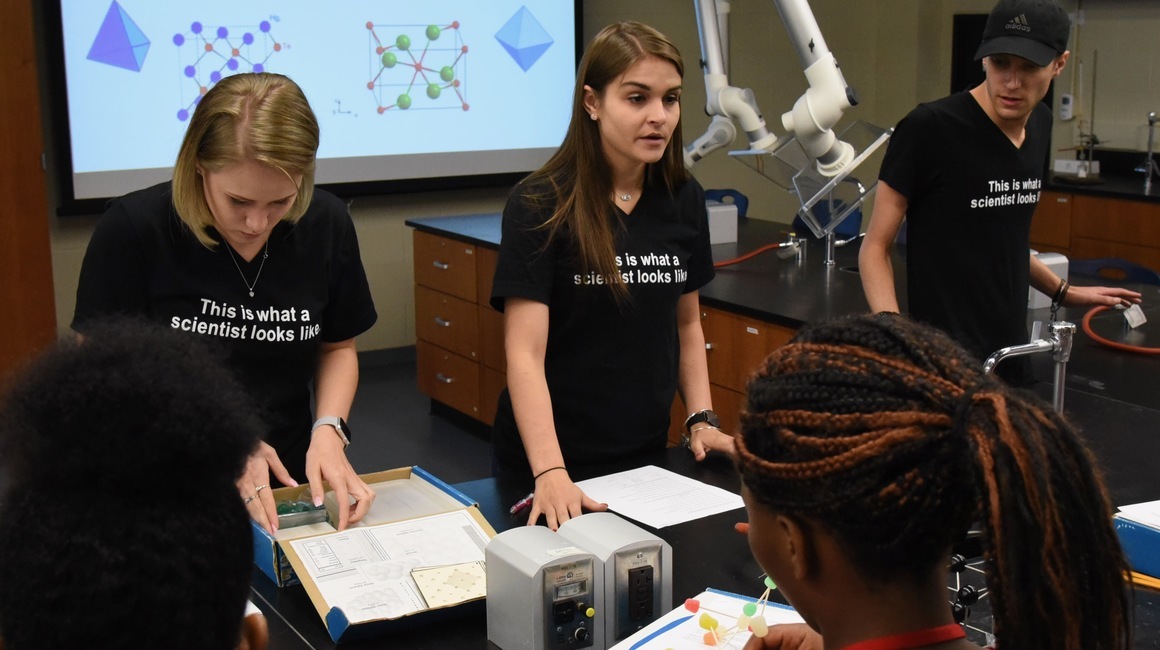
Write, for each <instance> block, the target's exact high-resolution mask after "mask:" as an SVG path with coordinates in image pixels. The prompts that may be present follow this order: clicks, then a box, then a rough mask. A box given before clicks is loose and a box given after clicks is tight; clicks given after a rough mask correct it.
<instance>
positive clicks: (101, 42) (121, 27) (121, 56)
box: [88, 2, 149, 72]
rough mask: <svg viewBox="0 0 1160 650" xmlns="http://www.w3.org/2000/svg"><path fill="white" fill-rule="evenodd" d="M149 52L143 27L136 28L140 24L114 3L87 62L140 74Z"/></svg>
mask: <svg viewBox="0 0 1160 650" xmlns="http://www.w3.org/2000/svg"><path fill="white" fill-rule="evenodd" d="M148 53H149V39H148V38H146V37H145V34H143V33H141V28H139V27H137V23H135V22H133V19H132V18H130V17H129V14H127V13H125V10H124V9H122V8H121V5H119V4H117V3H116V2H113V4H111V5H109V11H108V13H106V14H105V20H104V22H102V23H101V28H100V29H99V30H98V31H97V37H96V38H95V39H93V45H92V47H91V48H89V55H88V59H89V60H90V61H96V62H97V63H105V64H108V65H111V66H115V67H118V68H124V69H126V70H132V71H133V72H140V71H141V66H142V65H144V64H145V55H146V54H148Z"/></svg>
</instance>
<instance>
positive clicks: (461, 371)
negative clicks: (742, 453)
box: [414, 230, 794, 444]
mask: <svg viewBox="0 0 1160 650" xmlns="http://www.w3.org/2000/svg"><path fill="white" fill-rule="evenodd" d="M414 251H415V255H414V257H415V333H416V336H417V338H418V343H417V344H416V350H417V356H418V364H417V365H418V384H419V390H421V391H422V392H423V393H424V394H426V395H427V396H429V397H431V398H432V399H434V400H436V401H438V402H441V403H443V404H446V405H447V406H450V407H452V408H454V409H456V410H458V411H460V412H462V413H465V414H467V415H469V416H471V417H473V418H475V419H477V420H479V421H481V422H484V423H485V424H488V425H490V424H492V423H493V422H494V421H495V409H496V402H497V401H498V399H499V395H500V393H501V392H503V389H504V387H505V386H506V385H507V375H506V372H507V366H506V358H505V356H504V338H503V314H501V313H500V312H498V311H496V310H494V309H492V308H491V305H490V304H489V299H490V297H491V284H492V280H493V278H494V276H495V266H496V263H497V261H498V257H499V253H498V251H496V250H495V249H494V248H489V247H485V246H476V245H474V244H470V243H467V242H464V241H461V240H459V239H456V238H454V237H446V236H441V235H434V234H431V233H429V232H424V231H419V230H416V231H415V233H414ZM701 327H702V328H703V330H704V332H705V351H706V358H707V360H708V365H709V391H710V394H711V396H712V398H713V408H714V409H715V410H716V411H717V414H718V415H719V416H720V417H721V426H722V428H723V429H724V430H725V431H726V432H728V433H736V432H737V431H738V429H739V426H740V415H741V411H742V409H743V407H744V404H745V384H746V381H747V380H748V378H749V375H750V374H751V373H752V372H753V371H754V370H755V369H756V368H757V367H758V365H759V364H760V363H761V362H762V361H763V360H764V359H765V357H766V356H767V355H768V354H769V353H770V352H771V351H773V349H774V348H776V347H778V346H780V345H782V344H783V343H785V342H786V341H788V340H789V339H790V337H792V336H793V334H794V330H793V329H792V328H789V327H783V326H780V325H774V324H772V323H767V322H764V321H761V320H757V319H754V318H748V317H745V316H741V315H739V314H735V313H732V312H729V311H727V310H724V309H718V308H711V307H702V309H701ZM687 415H688V412H687V411H686V410H685V408H684V405H683V404H682V403H681V400H680V397H675V398H674V401H673V409H672V421H671V426H670V428H669V442H670V443H671V444H678V443H679V442H680V440H681V433H682V431H683V430H684V422H685V417H686V416H687Z"/></svg>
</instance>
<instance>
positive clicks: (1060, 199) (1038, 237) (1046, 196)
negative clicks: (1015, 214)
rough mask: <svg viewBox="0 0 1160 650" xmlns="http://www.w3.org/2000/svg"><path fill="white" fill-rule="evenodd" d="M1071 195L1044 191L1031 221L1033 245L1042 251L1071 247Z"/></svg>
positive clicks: (1065, 249)
mask: <svg viewBox="0 0 1160 650" xmlns="http://www.w3.org/2000/svg"><path fill="white" fill-rule="evenodd" d="M1071 205H1072V197H1071V194H1063V193H1060V192H1048V191H1044V192H1043V193H1042V194H1040V196H1039V205H1038V207H1036V208H1035V216H1034V217H1032V219H1031V245H1032V246H1033V247H1034V248H1037V249H1039V250H1040V251H1046V250H1053V251H1067V250H1069V249H1070V247H1071Z"/></svg>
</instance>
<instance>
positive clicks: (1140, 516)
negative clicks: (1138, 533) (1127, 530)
mask: <svg viewBox="0 0 1160 650" xmlns="http://www.w3.org/2000/svg"><path fill="white" fill-rule="evenodd" d="M1120 516H1121V517H1123V518H1125V519H1129V520H1131V521H1135V522H1137V523H1141V524H1144V525H1146V526H1151V527H1153V528H1160V501H1146V502H1144V503H1133V504H1130V505H1126V506H1120Z"/></svg>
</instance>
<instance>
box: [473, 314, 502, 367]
mask: <svg viewBox="0 0 1160 650" xmlns="http://www.w3.org/2000/svg"><path fill="white" fill-rule="evenodd" d="M477 309H479V357H480V361H482V362H483V365H485V366H487V367H488V368H494V369H496V370H498V371H500V372H506V371H507V357H506V355H505V353H504V347H503V314H501V313H499V312H498V311H496V310H494V309H492V308H491V307H488V306H487V305H480V306H479V307H477Z"/></svg>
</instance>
